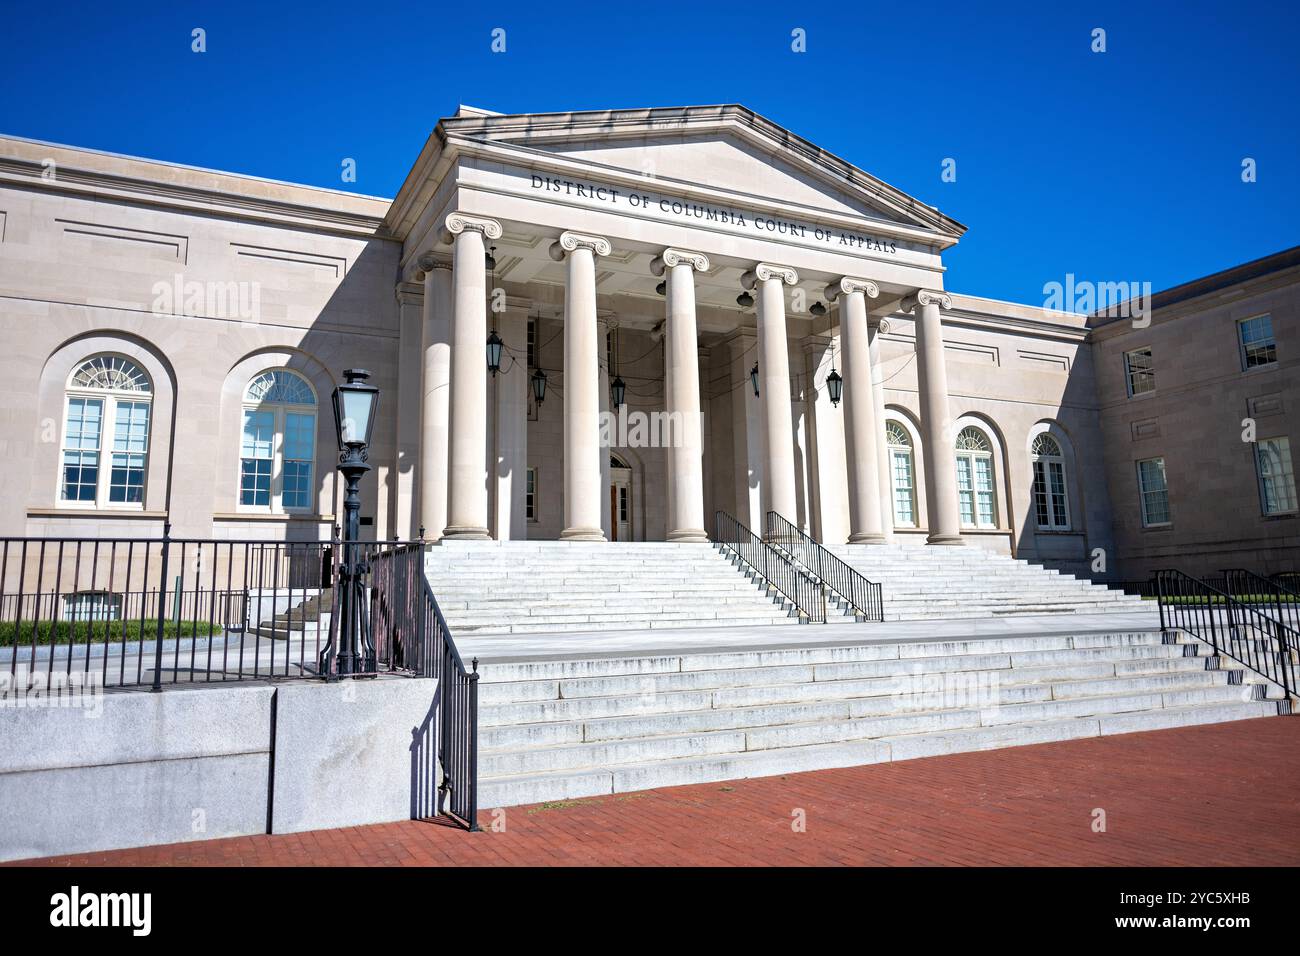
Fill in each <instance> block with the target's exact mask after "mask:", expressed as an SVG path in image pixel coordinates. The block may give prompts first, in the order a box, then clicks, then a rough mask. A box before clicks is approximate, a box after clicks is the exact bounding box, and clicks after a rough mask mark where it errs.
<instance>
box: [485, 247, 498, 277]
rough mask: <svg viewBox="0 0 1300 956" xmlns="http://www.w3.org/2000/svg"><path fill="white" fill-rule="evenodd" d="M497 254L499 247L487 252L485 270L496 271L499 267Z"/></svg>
mask: <svg viewBox="0 0 1300 956" xmlns="http://www.w3.org/2000/svg"><path fill="white" fill-rule="evenodd" d="M496 252H497V247H496V246H493V247H492V248H491V249H489V250H488V251H487V255H485V256H484V257H483V266H484V268H486V269H487V271H488V272H493V271H495V269H496V267H497V256H496Z"/></svg>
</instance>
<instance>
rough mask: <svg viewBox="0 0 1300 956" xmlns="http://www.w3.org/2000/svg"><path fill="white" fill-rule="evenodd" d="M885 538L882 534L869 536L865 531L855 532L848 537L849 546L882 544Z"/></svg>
mask: <svg viewBox="0 0 1300 956" xmlns="http://www.w3.org/2000/svg"><path fill="white" fill-rule="evenodd" d="M884 543H885V536H884V535H883V534H869V533H868V532H866V531H855V532H853V534H851V535H849V544H884Z"/></svg>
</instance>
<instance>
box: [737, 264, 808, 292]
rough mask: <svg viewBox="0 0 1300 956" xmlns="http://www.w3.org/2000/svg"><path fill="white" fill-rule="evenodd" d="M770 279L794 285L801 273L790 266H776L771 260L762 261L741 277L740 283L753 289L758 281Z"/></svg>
mask: <svg viewBox="0 0 1300 956" xmlns="http://www.w3.org/2000/svg"><path fill="white" fill-rule="evenodd" d="M769 279H777V280H779V281H781V282H784V283H785V284H786V285H794V284H796V283H797V282H798V281H799V273H797V272H795V271H794V270H793V269H791V268H790V267H789V266H776V265H773V264H772V263H770V262H760V263H759V264H758V265H756V266H754V268H752V269H750V270H749V271H748V272H746V273H745V274H744V275H743V276H741V277H740V284H741V285H742V286H744V287H745V288H746V289H752V288H754V284H755V283H756V282H767V281H768V280H769Z"/></svg>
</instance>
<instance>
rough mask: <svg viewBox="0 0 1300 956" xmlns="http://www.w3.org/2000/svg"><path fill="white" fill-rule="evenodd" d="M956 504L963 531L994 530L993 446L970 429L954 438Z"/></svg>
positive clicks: (995, 519) (996, 512) (972, 428)
mask: <svg viewBox="0 0 1300 956" xmlns="http://www.w3.org/2000/svg"><path fill="white" fill-rule="evenodd" d="M957 504H958V506H959V510H960V512H961V524H962V527H963V528H996V527H997V524H998V509H997V497H996V495H995V493H994V491H993V444H992V442H990V441H989V439H988V436H987V435H985V434H984V433H983V432H982V431H980V430H979V429H978V428H975V427H974V426H967V427H966V428H963V429H962V430H961V432H960V434H958V435H957Z"/></svg>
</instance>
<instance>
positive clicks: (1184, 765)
mask: <svg viewBox="0 0 1300 956" xmlns="http://www.w3.org/2000/svg"><path fill="white" fill-rule="evenodd" d="M1297 784H1300V721H1297V720H1293V719H1291V718H1266V719H1258V720H1248V721H1238V722H1234V723H1227V724H1215V725H1210V726H1205V727H1189V728H1182V729H1177V730H1162V731H1155V732H1151V733H1141V734H1126V735H1122V736H1114V737H1102V738H1092V739H1088V740H1077V741H1069V742H1064V743H1054V744H1041V745H1037V746H1031V747H1016V748H1011V749H1006V750H995V751H986V752H982V753H970V754H955V755H952V756H946V757H930V758H926V759H922V760H909V761H904V762H900V763H892V764H880V765H875V766H867V767H853V768H848V769H843V770H823V771H816V772H812V773H800V774H790V775H788V776H784V777H765V778H761V779H754V780H737V781H732V782H730V783H725V784H718V783H709V784H698V785H693V786H686V787H671V788H665V789H661V790H652V791H646V792H644V793H631V794H615V795H611V796H605V797H596V798H590V799H582V800H574V801H564V802H559V803H555V804H542V805H538V806H532V807H512V808H510V809H508V810H505V811H499V812H498V815H494V814H493V812H492V811H483V813H482V818H481V821H480V822H481V823H482V825H483V827H484V832H482V833H473V834H470V833H465V832H463V831H461V830H459V829H456V828H453V827H451V826H448V825H446V824H444V823H441V822H437V821H408V822H403V823H394V824H385V825H380V826H367V827H352V828H346V829H341V830H326V831H317V832H312V833H301V834H289V835H283V836H253V837H238V838H233V839H224V840H211V841H206V842H201V843H184V844H173V845H169V846H159V847H146V848H141V849H134V850H118V851H111V852H106V853H91V854H81V855H76V856H69V857H60V858H57V859H53V860H43V861H39V862H42V863H50V864H55V865H76V866H81V865H118V866H123V865H125V866H131V865H144V866H151V865H153V866H157V865H164V866H167V865H177V866H185V865H219V866H257V865H290V866H295V865H318V864H319V865H362V866H365V865H372V866H466V865H471V866H473V865H504V866H516V865H519V866H547V865H561V866H565V865H642V866H693V865H736V866H750V865H760V866H764V865H777V866H780V865H841V864H850V865H864V864H865V865H871V864H958V865H963V864H969V865H987V864H994V865H998V864H1006V865H1038V864H1047V865H1146V866H1162V865H1176V866H1187V865H1201V866H1225V865H1237V864H1256V865H1292V866H1294V865H1297V864H1300V786H1297ZM1095 809H1101V810H1104V811H1105V814H1106V817H1105V822H1106V831H1105V832H1104V833H1098V832H1094V831H1093V820H1094V816H1093V811H1094V810H1095ZM799 811H802V819H803V820H804V821H805V822H806V828H805V829H804V831H803V832H797V830H796V827H795V826H794V824H795V822H796V819H797V814H798V812H799ZM502 813H503V814H504V816H503V817H502V816H500V815H499V814H502ZM494 822H496V823H497V824H500V823H501V822H504V826H505V828H504V831H501V832H494V831H493V829H492V828H493V825H494Z"/></svg>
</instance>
